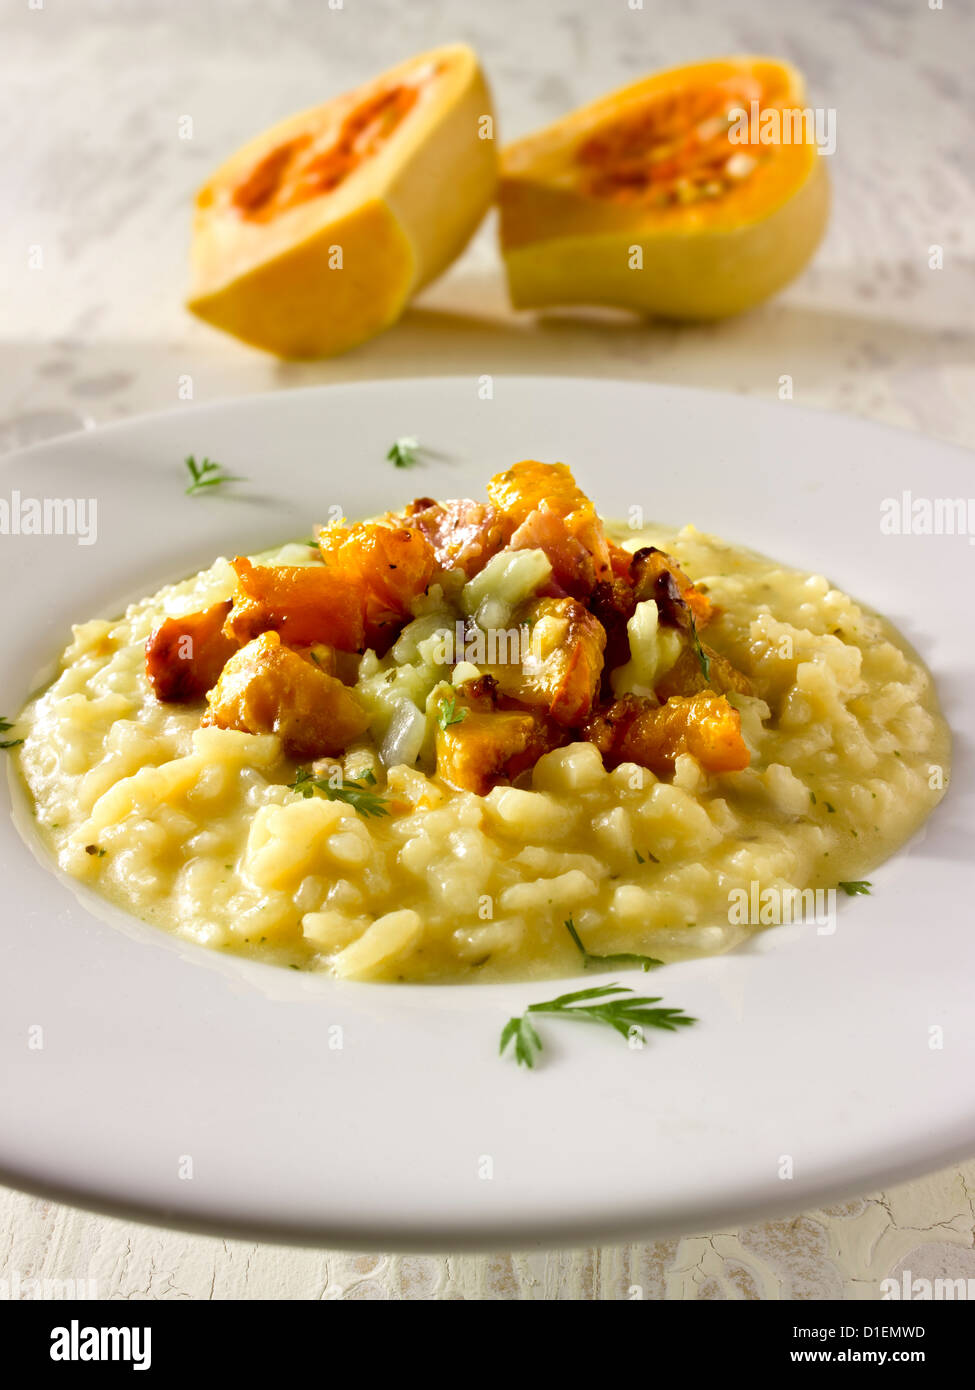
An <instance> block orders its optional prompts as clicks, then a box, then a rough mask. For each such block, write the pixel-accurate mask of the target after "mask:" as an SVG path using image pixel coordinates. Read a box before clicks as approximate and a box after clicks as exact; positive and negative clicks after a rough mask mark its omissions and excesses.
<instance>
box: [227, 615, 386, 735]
mask: <svg viewBox="0 0 975 1390" xmlns="http://www.w3.org/2000/svg"><path fill="white" fill-rule="evenodd" d="M207 704H208V706H209V708H208V709H207V711H206V713H205V714H204V716H203V719H202V721H201V723H203V724H204V725H216V726H217V727H218V728H221V729H240V730H242V731H243V732H244V733H249V734H277V735H278V736H279V737H280V739H281V742H282V744H283V746H284V749H285V752H286V753H288V754H289V756H291V757H293V758H320V757H324V756H327V755H329V754H334V753H340V752H342V750H343V749H344V748H345V747H346V745H347V744H349V743H351V742H352V741H353V740H354V739H356V738H358V737H359V736H360V734H363V733H365V731H366V729H367V728H368V726H369V715H368V714H367V712H366V710H365V709H364V708H363V706H362V704H361V703H360V701H359V700H358V699H357V697H356V695H355V693H354V691H352V690H350V689H349V688H348V687H347V686H344V685H343V684H342V682H341V681H340V680H337V679H336V678H335V677H334V676H330V675H328V674H327V673H326V672H325V671H323V670H321V668H320V667H318V666H316V665H315V664H314V663H313V662H312V661H306V660H305V658H304V657H302V656H299V655H298V653H297V652H293V651H292V650H291V649H290V648H289V647H286V646H284V645H283V644H282V642H281V638H280V637H279V636H278V634H277V633H276V632H265V633H262V634H261V636H260V637H257V638H255V639H254V641H253V642H249V643H248V644H247V646H246V647H242V648H241V650H240V651H239V652H236V653H235V655H234V656H232V657H231V658H230V660H229V661H228V662H227V664H226V666H225V667H224V669H223V674H222V675H221V677H220V679H219V680H218V682H217V684H216V686H215V688H214V689H213V690H211V691H210V693H209V695H208V696H207Z"/></svg>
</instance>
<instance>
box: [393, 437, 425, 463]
mask: <svg viewBox="0 0 975 1390" xmlns="http://www.w3.org/2000/svg"><path fill="white" fill-rule="evenodd" d="M419 448H420V441H419V440H418V439H417V438H415V436H413V435H412V434H404V435H403V437H402V438H401V439H394V440H393V443H392V445H391V446H390V450H389V453H388V454H387V455H386V457H387V458H388V459H390V460H392V463H393V465H394V467H396V468H412V467H413V465H414V463H416V456H417V453H418V452H419Z"/></svg>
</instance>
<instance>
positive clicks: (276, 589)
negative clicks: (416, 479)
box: [226, 523, 436, 652]
mask: <svg viewBox="0 0 975 1390" xmlns="http://www.w3.org/2000/svg"><path fill="white" fill-rule="evenodd" d="M318 544H319V549H320V550H321V553H322V559H323V561H324V565H322V566H318V565H305V566H298V565H271V566H265V565H253V564H251V562H250V560H248V559H246V558H245V557H244V556H238V557H237V558H236V559H235V560H234V561H233V567H234V570H235V572H236V574H237V593H236V595H235V597H234V607H233V611H232V612H231V614H230V617H229V618H228V619H227V629H226V630H227V631H228V632H229V633H231V634H232V635H233V636H235V637H236V638H237V639H238V641H241V642H246V641H249V640H250V639H251V638H252V637H256V636H257V635H258V634H259V633H261V632H268V631H274V632H279V633H280V634H281V636H282V638H283V639H284V640H285V641H286V642H288V643H290V644H291V645H292V646H304V645H307V644H310V643H313V642H324V643H326V644H328V645H329V646H332V647H337V648H338V649H339V650H340V651H346V652H355V651H364V650H365V648H366V647H373V648H375V649H376V650H377V651H380V652H384V651H385V650H386V649H387V648H388V647H389V646H390V644H391V643H392V641H393V640H394V638H395V636H396V633H397V631H398V630H399V627H400V626H401V625H402V623H403V622H404V620H405V619H406V618H407V617H408V616H409V612H410V609H409V605H410V602H411V601H412V600H413V599H414V598H416V596H417V595H418V594H422V593H423V592H424V590H425V589H426V587H427V585H428V584H429V582H430V577H431V575H432V574H433V570H434V566H435V563H436V561H435V557H434V553H433V548H432V546H431V545H430V543H429V541H428V540H427V539H426V537H425V536H423V535H422V534H421V533H420V532H418V531H411V530H409V529H407V528H406V527H402V526H401V527H397V528H395V529H394V528H392V527H389V526H383V525H379V524H378V523H373V524H370V525H364V524H360V525H357V526H354V527H352V528H351V530H349V529H347V528H346V527H329V528H327V529H322V530H320V531H319V533H318Z"/></svg>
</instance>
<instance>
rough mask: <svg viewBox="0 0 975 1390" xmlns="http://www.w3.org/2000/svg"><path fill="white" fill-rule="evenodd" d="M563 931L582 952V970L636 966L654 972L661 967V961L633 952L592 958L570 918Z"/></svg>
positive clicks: (620, 952) (621, 952)
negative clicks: (613, 966) (608, 966)
mask: <svg viewBox="0 0 975 1390" xmlns="http://www.w3.org/2000/svg"><path fill="white" fill-rule="evenodd" d="M565 929H566V931H567V932H568V933H569V935H570V936H571V937H572V940H573V941H574V942H575V944H576V945H577V946H578V947H579V950H580V951H581V952H582V968H583V970H588V969H589V967H590V965H638V966H639V967H640V968H641V970H655V969H656V968H657V966H658V965H663V961H662V960H656V959H655V958H654V957H653V956H640V955H637V953H636V952H635V951H617V952H614V953H613V954H612V955H610V956H594V955H593V954H592V952H591V951H587V950H586V948H585V946H583V944H582V940H581V938H580V936H579V933H578V932H577V931H576V925H575V922H573V920H572V918H571V917H570V918H569V919H568V921H567V922H566V923H565Z"/></svg>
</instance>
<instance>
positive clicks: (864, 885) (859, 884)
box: [836, 878, 873, 898]
mask: <svg viewBox="0 0 975 1390" xmlns="http://www.w3.org/2000/svg"><path fill="white" fill-rule="evenodd" d="M836 886H837V888H842V889H843V892H844V893H845V894H846V896H847V897H848V898H855V897H856V896H857V894H858V893H863V894H865V895H866V896H867V897H869V896H870V889H871V888H872V887H873V884H872V883H871V882H870V880H869V879H866V878H854V879H851V880H850V881H849V882H848V883H838V884H837V885H836Z"/></svg>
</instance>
